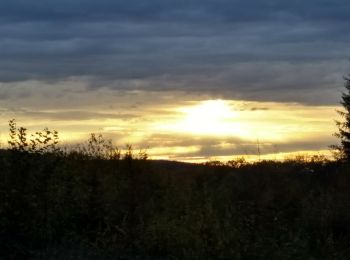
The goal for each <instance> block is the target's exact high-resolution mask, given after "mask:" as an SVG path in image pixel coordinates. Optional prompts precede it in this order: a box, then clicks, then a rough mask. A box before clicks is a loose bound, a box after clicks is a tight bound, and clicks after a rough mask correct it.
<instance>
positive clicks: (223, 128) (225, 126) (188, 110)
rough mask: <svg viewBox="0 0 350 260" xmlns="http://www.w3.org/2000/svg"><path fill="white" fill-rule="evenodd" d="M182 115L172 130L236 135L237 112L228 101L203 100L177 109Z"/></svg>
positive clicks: (237, 128) (201, 133) (239, 130)
mask: <svg viewBox="0 0 350 260" xmlns="http://www.w3.org/2000/svg"><path fill="white" fill-rule="evenodd" d="M178 110H179V111H180V112H181V113H183V115H184V117H183V118H182V119H181V120H180V121H179V122H178V123H177V124H176V125H175V126H173V129H174V130H177V131H181V132H186V133H192V134H197V135H237V134H239V133H240V132H241V128H240V124H239V123H238V122H237V120H236V119H237V118H238V117H239V114H238V112H237V111H235V110H233V108H232V106H231V105H230V104H229V102H227V101H224V100H220V99H219V100H205V101H201V102H199V103H198V104H196V105H193V106H188V107H182V108H179V109H178Z"/></svg>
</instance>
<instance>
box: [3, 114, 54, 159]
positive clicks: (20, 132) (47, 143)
mask: <svg viewBox="0 0 350 260" xmlns="http://www.w3.org/2000/svg"><path fill="white" fill-rule="evenodd" d="M9 127H10V129H9V131H10V133H9V137H10V140H9V141H8V144H9V145H10V147H11V149H12V150H16V151H20V152H31V153H47V152H52V153H56V152H58V151H59V148H58V142H59V138H58V132H57V131H56V130H53V131H50V130H49V129H48V128H45V129H44V130H42V131H39V132H36V133H35V134H32V135H31V136H30V138H29V139H28V134H27V129H26V128H24V127H17V125H16V120H15V119H11V120H10V121H9Z"/></svg>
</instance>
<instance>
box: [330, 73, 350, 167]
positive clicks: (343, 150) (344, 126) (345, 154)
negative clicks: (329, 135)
mask: <svg viewBox="0 0 350 260" xmlns="http://www.w3.org/2000/svg"><path fill="white" fill-rule="evenodd" d="M349 76H350V75H349ZM344 79H345V88H346V92H344V93H343V94H342V101H341V104H342V106H343V108H344V110H343V111H338V113H339V114H340V115H341V116H342V117H343V118H344V121H336V123H337V126H338V129H339V132H338V133H336V134H335V135H336V136H337V137H338V138H339V139H340V143H341V144H340V145H339V146H334V148H335V149H336V150H337V151H338V154H339V155H340V158H341V159H343V160H345V161H347V162H350V78H349V77H345V78H344Z"/></svg>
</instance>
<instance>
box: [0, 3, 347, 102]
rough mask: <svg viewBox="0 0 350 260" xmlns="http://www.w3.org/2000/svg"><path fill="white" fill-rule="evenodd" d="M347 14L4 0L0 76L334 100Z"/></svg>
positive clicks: (309, 8)
mask: <svg viewBox="0 0 350 260" xmlns="http://www.w3.org/2000/svg"><path fill="white" fill-rule="evenodd" d="M348 10H350V3H349V2H348V1H345V0H333V1H330V0H328V1H326V0H318V1H281V0H269V1H261V0H249V1H247V0H245V1H243V0H235V1H228V0H215V1H214V0H211V1H209V0H186V1H182V0H177V1H170V0H149V1H144V0H142V1H141V0H130V1H119V0H114V1H112V0H100V1H92V0H73V1H72V0H70V1H68V0H61V1H53V0H47V1H34V0H30V1H19V0H11V1H10V0H4V1H1V3H0V17H1V18H0V35H1V38H0V57H1V59H0V82H2V83H3V84H8V83H17V82H26V81H33V80H37V81H42V82H47V88H48V89H49V88H54V87H57V86H58V85H57V84H51V83H57V82H62V81H66V80H71V79H72V78H74V79H75V80H80V81H81V82H84V84H86V87H87V91H94V90H96V89H99V88H108V89H112V90H117V91H119V90H144V91H164V90H167V91H169V90H171V91H177V90H178V91H187V92H194V93H195V92H203V91H204V92H207V93H216V94H218V93H222V95H223V96H225V97H231V98H241V99H250V100H262V101H263V100H274V101H282V102H285V101H293V102H295V101H296V102H301V103H307V104H335V103H336V102H337V100H338V96H339V92H337V91H339V89H341V88H342V75H343V74H345V73H346V72H347V69H348V64H347V61H346V59H347V57H348V56H349V53H350V46H349V44H348V43H349V41H350V35H349V34H348V23H349V20H350V16H349V15H348ZM3 88H4V86H3ZM72 88H74V86H72ZM1 98H6V97H4V96H2V97H1Z"/></svg>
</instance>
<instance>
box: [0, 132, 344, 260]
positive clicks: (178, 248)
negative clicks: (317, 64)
mask: <svg viewBox="0 0 350 260" xmlns="http://www.w3.org/2000/svg"><path fill="white" fill-rule="evenodd" d="M10 129H16V131H15V132H14V133H15V134H16V135H15V139H14V140H16V141H14V143H15V144H16V145H15V148H16V149H14V150H13V149H11V150H0V169H1V171H0V180H1V181H0V200H1V203H0V258H1V259H3V258H4V259H118V257H119V258H120V259H154V258H158V259H186V258H188V259H326V260H327V259H348V256H349V254H350V247H349V241H350V211H349V205H350V192H349V188H348V187H349V184H350V175H349V174H348V173H349V170H350V169H349V165H345V164H340V163H339V162H331V161H324V160H323V159H322V158H321V157H315V158H314V159H312V160H301V159H300V160H289V161H285V162H274V161H261V162H258V163H249V164H248V163H246V162H245V161H244V160H243V159H237V160H235V161H232V162H230V163H228V164H219V163H218V162H215V163H212V164H209V165H203V164H202V165H195V164H186V163H179V162H167V161H150V160H145V159H146V158H145V156H140V155H138V154H137V153H135V152H134V150H133V148H132V146H130V145H129V146H127V147H126V149H125V151H124V152H123V153H122V152H120V153H119V152H118V151H119V150H115V149H114V148H115V147H113V149H112V147H111V146H110V144H108V143H109V142H108V141H104V140H103V137H102V136H100V137H99V136H96V135H92V136H91V138H90V139H89V140H88V142H87V143H86V144H83V145H81V146H80V148H79V149H76V150H75V151H72V152H67V153H63V152H57V153H53V152H38V153H36V152H35V153H34V152H30V151H29V150H26V149H29V148H26V147H28V146H26V145H25V144H26V143H28V139H26V138H24V137H23V138H22V137H19V136H18V134H20V133H26V131H19V130H18V129H17V128H16V127H15V128H11V127H10ZM21 138H22V139H21ZM21 140H22V141H21ZM10 141H11V140H10ZM12 141H13V140H12ZM106 144H107V145H106ZM19 147H23V148H19ZM83 147H85V148H84V149H83ZM23 150H24V151H25V152H23ZM111 151H113V152H115V153H117V155H118V156H110V154H111V153H110V152H111ZM112 155H113V153H112Z"/></svg>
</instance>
